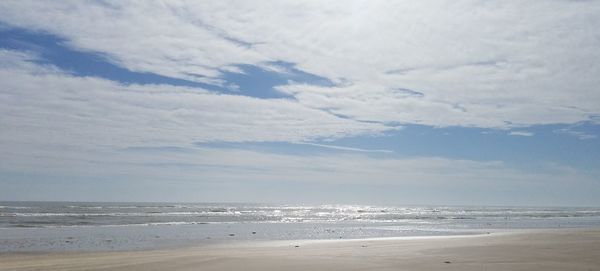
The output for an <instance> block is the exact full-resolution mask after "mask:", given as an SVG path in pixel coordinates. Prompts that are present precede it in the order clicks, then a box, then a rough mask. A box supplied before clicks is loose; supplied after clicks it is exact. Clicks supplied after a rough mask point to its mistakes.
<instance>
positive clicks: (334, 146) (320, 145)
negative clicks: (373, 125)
mask: <svg viewBox="0 0 600 271" xmlns="http://www.w3.org/2000/svg"><path fill="white" fill-rule="evenodd" d="M296 144H302V145H309V146H315V147H321V148H327V149H334V150H341V151H352V152H376V153H393V151H391V150H377V149H361V148H352V147H345V146H336V145H327V144H317V143H308V142H303V143H296Z"/></svg>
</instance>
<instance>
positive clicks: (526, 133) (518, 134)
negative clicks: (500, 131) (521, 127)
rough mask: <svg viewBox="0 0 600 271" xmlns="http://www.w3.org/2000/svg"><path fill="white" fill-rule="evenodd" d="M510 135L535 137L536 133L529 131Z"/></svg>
mask: <svg viewBox="0 0 600 271" xmlns="http://www.w3.org/2000/svg"><path fill="white" fill-rule="evenodd" d="M508 135H512V136H533V135H534V133H532V132H527V131H511V132H510V133H508Z"/></svg>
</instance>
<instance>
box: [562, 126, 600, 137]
mask: <svg viewBox="0 0 600 271" xmlns="http://www.w3.org/2000/svg"><path fill="white" fill-rule="evenodd" d="M554 132H555V133H557V134H564V135H569V136H574V137H576V138H578V139H580V140H587V139H595V138H598V136H597V135H593V134H588V133H586V132H583V131H577V130H573V129H572V128H563V129H557V130H554Z"/></svg>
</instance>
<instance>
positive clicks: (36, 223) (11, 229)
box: [0, 202, 600, 252]
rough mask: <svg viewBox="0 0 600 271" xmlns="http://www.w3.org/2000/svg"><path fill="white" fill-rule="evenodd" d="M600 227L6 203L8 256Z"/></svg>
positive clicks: (473, 212) (476, 212)
mask: <svg viewBox="0 0 600 271" xmlns="http://www.w3.org/2000/svg"><path fill="white" fill-rule="evenodd" d="M592 227H600V208H582V207H475V206H364V205H284V204H251V203H112V202H111V203H90V202H0V252H18V251H106V250H130V249H150V248H166V247H180V246H184V245H185V246H187V245H190V246H194V245H204V244H213V243H221V242H236V241H253V240H299V239H356V238H376V237H402V236H442V235H458V234H482V233H488V232H493V231H499V230H511V229H549V228H592Z"/></svg>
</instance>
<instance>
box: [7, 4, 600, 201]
mask: <svg viewBox="0 0 600 271" xmlns="http://www.w3.org/2000/svg"><path fill="white" fill-rule="evenodd" d="M598 14H600V2H596V1H567V0H550V1H517V0H508V1H475V0H473V1H466V0H458V1H428V0H424V1H241V0H240V1H110V0H104V1H68V0H65V1H27V0H15V1H11V0H5V1H0V161H1V162H0V200H60V201H180V202H265V203H270V202H273V203H290V204H296V203H302V204H319V203H340V204H374V205H423V204H426V205H512V206H519V205H536V206H537V205H542V206H600V138H599V136H600V87H599V86H600V49H599V48H600V16H598Z"/></svg>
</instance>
